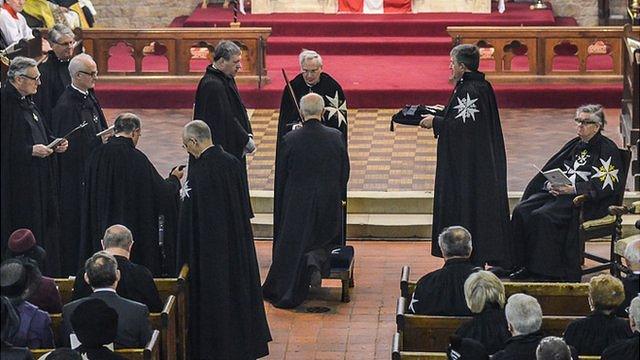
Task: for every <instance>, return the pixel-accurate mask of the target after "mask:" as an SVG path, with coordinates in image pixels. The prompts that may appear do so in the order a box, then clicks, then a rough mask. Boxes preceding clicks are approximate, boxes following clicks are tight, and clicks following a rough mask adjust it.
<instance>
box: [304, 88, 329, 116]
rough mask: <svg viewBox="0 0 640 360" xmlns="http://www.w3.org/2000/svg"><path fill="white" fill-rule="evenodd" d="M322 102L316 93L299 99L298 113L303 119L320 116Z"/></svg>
mask: <svg viewBox="0 0 640 360" xmlns="http://www.w3.org/2000/svg"><path fill="white" fill-rule="evenodd" d="M322 110H324V100H323V99H322V96H320V95H318V94H316V93H310V94H307V95H305V96H303V97H302V99H300V112H301V113H302V116H304V118H305V119H307V118H310V117H313V116H318V117H320V116H322Z"/></svg>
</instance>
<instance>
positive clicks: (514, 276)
mask: <svg viewBox="0 0 640 360" xmlns="http://www.w3.org/2000/svg"><path fill="white" fill-rule="evenodd" d="M531 276H532V274H531V272H530V271H529V270H527V268H524V267H523V268H521V269H519V270H517V271H514V272H512V273H511V274H510V275H509V279H511V280H525V279H528V278H530V277H531Z"/></svg>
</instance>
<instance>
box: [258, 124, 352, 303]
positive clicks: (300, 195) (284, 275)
mask: <svg viewBox="0 0 640 360" xmlns="http://www.w3.org/2000/svg"><path fill="white" fill-rule="evenodd" d="M278 162H279V163H277V164H276V169H278V174H277V176H278V179H279V181H278V183H277V186H278V188H277V189H276V192H277V193H278V194H280V195H281V198H280V199H281V201H279V202H278V204H279V207H278V208H277V209H275V216H274V224H278V227H279V229H280V231H279V233H278V236H277V238H274V244H273V262H272V264H271V269H269V274H268V275H267V279H266V281H265V283H264V286H263V292H264V297H265V298H266V299H268V300H270V301H271V302H272V303H273V305H274V306H276V307H282V308H293V307H296V306H298V305H300V304H301V303H302V302H303V301H304V300H305V299H306V297H307V293H308V290H309V275H310V270H311V269H310V268H311V267H315V268H316V269H317V270H319V271H321V272H322V273H323V274H328V272H329V262H328V261H327V260H328V259H329V254H330V252H331V250H333V249H335V248H336V247H339V246H341V245H342V239H341V236H340V235H341V225H342V205H341V204H342V189H343V188H345V187H346V185H347V181H348V180H349V155H348V153H347V148H346V146H345V144H344V141H343V138H342V134H341V133H340V132H339V131H338V130H336V129H332V128H329V127H326V126H323V125H322V124H321V123H320V122H319V121H316V120H309V121H306V122H305V123H304V126H303V127H302V128H301V129H298V130H296V131H293V132H291V133H289V134H287V135H285V136H284V137H283V139H282V141H281V143H280V156H279V157H278Z"/></svg>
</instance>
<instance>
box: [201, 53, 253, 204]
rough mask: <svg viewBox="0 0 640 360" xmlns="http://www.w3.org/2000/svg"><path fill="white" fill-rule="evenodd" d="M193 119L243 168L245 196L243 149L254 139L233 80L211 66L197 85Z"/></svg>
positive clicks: (245, 173)
mask: <svg viewBox="0 0 640 360" xmlns="http://www.w3.org/2000/svg"><path fill="white" fill-rule="evenodd" d="M193 119H194V120H202V121H204V122H206V123H207V125H209V128H210V129H211V135H212V137H213V142H214V143H215V144H217V145H220V146H222V148H223V149H224V150H225V151H226V152H228V153H230V154H231V155H233V156H235V157H237V158H238V160H240V162H241V163H242V165H243V166H244V167H243V172H242V181H243V183H244V186H245V189H246V191H247V193H248V192H249V180H248V178H247V158H246V156H245V153H244V148H245V146H246V145H247V142H248V141H249V136H253V130H251V122H249V116H248V115H247V109H246V108H245V106H244V104H243V102H242V99H241V98H240V93H239V92H238V87H237V86H236V82H235V80H234V79H233V78H232V77H229V76H227V75H225V74H224V73H223V72H222V71H220V70H218V69H216V68H214V67H213V65H209V66H208V67H207V70H206V72H205V74H204V76H203V77H202V79H201V80H200V83H199V84H198V89H197V90H196V100H195V104H194V108H193ZM249 209H251V205H249ZM251 216H253V213H251Z"/></svg>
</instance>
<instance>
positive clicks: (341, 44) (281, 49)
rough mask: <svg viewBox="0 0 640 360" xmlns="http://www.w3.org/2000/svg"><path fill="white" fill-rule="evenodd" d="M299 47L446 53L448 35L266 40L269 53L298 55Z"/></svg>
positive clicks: (348, 52) (347, 51) (337, 52)
mask: <svg viewBox="0 0 640 360" xmlns="http://www.w3.org/2000/svg"><path fill="white" fill-rule="evenodd" d="M302 49H313V50H315V51H317V52H319V53H320V54H322V55H372V56H379V55H396V56H397V55H425V56H426V55H448V54H449V51H450V50H451V38H450V37H449V36H443V37H424V36H414V37H396V36H384V37H372V36H352V37H308V36H272V37H270V38H269V40H268V41H267V54H269V55H298V54H299V53H300V51H302Z"/></svg>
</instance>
